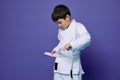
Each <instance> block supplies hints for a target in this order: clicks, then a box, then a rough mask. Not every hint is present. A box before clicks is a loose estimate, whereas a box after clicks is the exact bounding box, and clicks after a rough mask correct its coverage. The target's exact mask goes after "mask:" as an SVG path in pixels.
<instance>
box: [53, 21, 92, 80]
mask: <svg viewBox="0 0 120 80" xmlns="http://www.w3.org/2000/svg"><path fill="white" fill-rule="evenodd" d="M58 39H59V44H58V45H57V46H56V47H55V48H54V50H56V51H57V53H58V54H60V55H61V56H59V57H56V60H55V62H56V63H58V67H57V70H54V72H58V73H62V74H70V70H73V74H78V73H82V74H83V73H84V71H83V69H82V66H81V62H80V51H81V50H83V49H84V48H86V47H87V46H88V45H89V43H90V39H91V37H90V35H89V33H88V31H87V30H86V28H85V27H84V25H82V24H81V23H78V22H76V21H75V20H73V21H72V23H71V24H70V26H69V27H68V28H67V29H65V30H62V29H59V32H58ZM67 43H70V44H71V46H72V49H70V50H69V51H65V52H64V51H63V47H64V45H65V44H67ZM67 80H68V79H67Z"/></svg>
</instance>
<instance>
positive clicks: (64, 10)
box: [51, 5, 71, 21]
mask: <svg viewBox="0 0 120 80" xmlns="http://www.w3.org/2000/svg"><path fill="white" fill-rule="evenodd" d="M66 15H69V16H71V13H70V10H69V8H68V7H67V6H65V5H57V6H56V7H55V8H54V10H53V12H52V15H51V18H52V20H53V21H58V19H65V18H66Z"/></svg>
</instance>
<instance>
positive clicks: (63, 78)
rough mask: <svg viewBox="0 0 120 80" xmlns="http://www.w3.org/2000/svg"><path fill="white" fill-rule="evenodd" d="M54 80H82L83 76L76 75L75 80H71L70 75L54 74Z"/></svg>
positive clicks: (73, 79) (72, 79)
mask: <svg viewBox="0 0 120 80" xmlns="http://www.w3.org/2000/svg"><path fill="white" fill-rule="evenodd" d="M54 80H82V75H81V74H74V75H73V78H71V75H70V74H60V73H54Z"/></svg>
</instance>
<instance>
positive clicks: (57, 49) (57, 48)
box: [53, 30, 62, 52]
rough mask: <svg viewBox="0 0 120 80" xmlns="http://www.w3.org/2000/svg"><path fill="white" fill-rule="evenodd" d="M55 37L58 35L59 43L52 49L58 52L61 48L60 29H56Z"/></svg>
mask: <svg viewBox="0 0 120 80" xmlns="http://www.w3.org/2000/svg"><path fill="white" fill-rule="evenodd" d="M57 37H58V40H59V43H58V45H57V46H56V47H55V48H54V49H53V50H55V51H57V52H58V51H59V50H60V49H61V39H62V38H61V34H60V30H59V31H58V36H57Z"/></svg>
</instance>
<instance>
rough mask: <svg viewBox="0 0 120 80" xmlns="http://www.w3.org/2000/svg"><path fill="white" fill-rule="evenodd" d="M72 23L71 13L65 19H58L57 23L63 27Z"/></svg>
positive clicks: (65, 27)
mask: <svg viewBox="0 0 120 80" xmlns="http://www.w3.org/2000/svg"><path fill="white" fill-rule="evenodd" d="M70 23H71V18H70V16H69V15H67V16H66V18H65V19H58V21H57V24H58V26H59V27H60V28H61V29H64V30H65V29H67V28H68V27H69V25H70Z"/></svg>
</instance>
